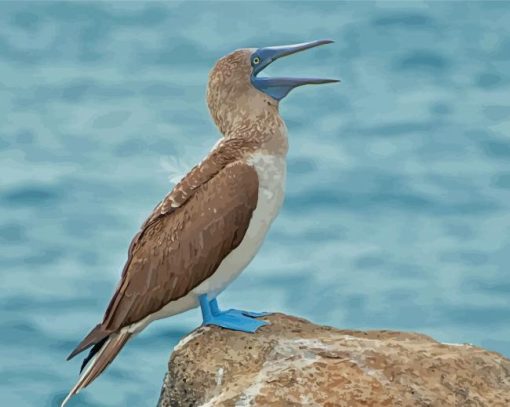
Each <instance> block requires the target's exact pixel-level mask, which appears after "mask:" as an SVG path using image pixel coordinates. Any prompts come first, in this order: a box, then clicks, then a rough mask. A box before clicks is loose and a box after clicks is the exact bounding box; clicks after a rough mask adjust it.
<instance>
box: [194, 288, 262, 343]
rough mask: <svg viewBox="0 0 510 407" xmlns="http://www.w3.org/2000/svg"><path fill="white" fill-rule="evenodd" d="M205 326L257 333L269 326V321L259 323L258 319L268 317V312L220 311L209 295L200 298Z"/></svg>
mask: <svg viewBox="0 0 510 407" xmlns="http://www.w3.org/2000/svg"><path fill="white" fill-rule="evenodd" d="M198 299H199V301H200V308H201V310H202V318H203V324H204V325H217V326H221V327H222V328H226V329H232V330H234V331H242V332H251V333H253V332H256V331H257V329H259V328H260V327H261V326H264V325H268V324H269V322H267V321H259V320H257V319H254V318H257V317H262V316H264V315H268V313H267V312H249V311H242V310H237V309H229V310H228V311H220V309H219V307H218V302H217V301H216V299H213V300H211V301H209V300H208V298H207V294H203V295H201V296H200V297H198Z"/></svg>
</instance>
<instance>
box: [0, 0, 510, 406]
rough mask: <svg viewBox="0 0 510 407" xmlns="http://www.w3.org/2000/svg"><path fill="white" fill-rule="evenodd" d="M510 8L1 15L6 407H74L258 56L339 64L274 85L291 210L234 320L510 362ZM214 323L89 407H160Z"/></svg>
mask: <svg viewBox="0 0 510 407" xmlns="http://www.w3.org/2000/svg"><path fill="white" fill-rule="evenodd" d="M509 22H510V3H508V2H494V3H489V2H484V3H475V2H463V3H462V4H460V3H453V2H451V3H439V2H431V3H425V2H413V3H395V2H391V3H390V2H386V3H383V2H378V3H365V2H364V3H360V2H356V3H355V2H352V3H333V2H327V3H319V2H313V3H305V2H299V3H283V2H280V3H274V2H257V3H255V2H253V3H243V4H236V3H197V2H193V3H189V2H188V3H184V2H171V3H165V4H162V3H155V2H151V3H145V4H143V3H133V2H131V3H74V2H73V3H41V2H38V3H26V2H17V3H6V2H2V3H0V174H1V175H0V250H1V252H0V276H1V283H0V404H1V405H2V406H16V407H24V406H48V407H49V406H55V405H56V404H57V401H59V400H61V398H62V397H63V396H64V395H65V393H66V392H67V391H68V389H69V388H70V387H71V386H72V385H73V384H74V381H75V379H76V377H77V371H78V368H79V365H80V360H73V361H72V362H65V361H64V358H65V356H66V355H67V354H68V353H69V351H70V350H71V349H72V348H73V347H74V345H75V344H76V343H77V342H78V341H79V340H81V339H82V337H83V336H84V334H86V333H87V331H88V330H89V329H90V328H91V327H92V326H93V325H94V324H96V323H97V322H98V321H99V320H100V318H101V316H102V313H103V311H104V308H105V305H106V304H107V302H108V300H109V298H110V295H111V293H112V291H113V289H114V287H115V285H116V283H117V281H118V277H119V274H120V270H121V268H122V266H123V263H124V261H125V259H126V251H127V247H128V244H129V242H130V240H131V237H132V236H133V235H134V233H135V232H136V231H137V229H138V227H139V226H140V224H141V223H142V221H143V220H144V218H145V217H146V216H147V215H148V213H149V212H150V211H151V209H152V208H153V207H154V205H155V204H156V203H157V202H158V201H159V199H160V198H161V197H162V196H163V195H164V194H165V193H166V192H167V191H168V190H169V189H170V188H171V180H175V179H176V178H178V176H179V174H181V173H182V172H183V171H185V170H187V169H189V168H190V167H191V166H192V165H193V164H194V163H195V162H196V161H198V160H200V159H201V158H202V156H204V155H205V154H206V153H207V151H208V150H209V149H210V147H211V146H212V145H213V144H214V143H215V141H216V140H217V138H218V134H217V131H216V129H215V127H214V126H213V124H212V123H211V121H210V119H209V115H208V112H207V109H206V106H205V103H204V90H205V86H206V81H207V73H208V71H209V69H210V67H211V66H212V65H213V64H214V62H215V60H216V59H217V58H219V57H221V56H222V55H224V54H226V53H227V52H229V51H231V50H233V49H235V48H239V47H258V46H266V45H279V44H285V43H294V42H301V41H308V40H313V39H321V38H333V39H335V40H336V44H334V45H330V46H326V47H324V48H321V49H316V50H313V51H310V52H309V53H307V54H303V55H297V56H294V57H292V58H289V59H286V60H282V61H279V62H278V63H276V64H275V65H274V66H272V67H271V68H270V70H268V74H273V75H274V74H287V75H305V74H307V75H318V76H326V77H328V76H329V77H337V78H340V79H341V80H342V83H341V84H340V85H333V86H322V87H308V88H300V89H299V90H296V91H294V92H293V93H292V94H291V95H290V96H289V97H288V98H287V99H285V100H284V101H283V102H282V105H281V113H282V116H283V117H284V118H285V120H286V122H287V125H288V128H289V136H290V153H289V168H288V188H287V197H286V201H285V205H284V208H283V210H282V212H281V214H280V216H279V218H278V219H277V220H276V222H275V223H274V225H273V228H272V230H271V232H270V234H269V236H268V239H267V241H266V243H265V244H264V246H263V248H262V250H261V251H260V253H259V254H258V256H257V257H256V259H255V260H254V261H253V263H252V264H251V265H250V267H249V269H248V270H246V272H245V273H244V274H243V275H242V276H241V277H240V278H239V279H238V280H237V281H236V282H235V283H234V284H233V285H232V286H231V287H230V288H229V289H228V290H227V291H226V292H225V293H224V294H223V295H222V296H221V299H220V300H221V302H222V303H223V304H225V305H228V306H237V307H244V308H247V309H255V310H260V309H265V310H275V311H282V312H287V313H291V314H295V315H301V316H303V317H305V318H309V319H311V320H313V321H316V322H318V323H324V324H330V325H333V326H336V327H340V328H355V329H378V328H384V329H397V330H410V331H418V332H423V333H426V334H429V335H432V336H433V337H435V338H437V339H438V340H440V341H445V342H455V343H459V342H460V343H464V342H468V343H473V344H476V345H480V346H483V347H486V348H489V349H491V350H495V351H498V352H502V353H503V354H505V355H507V356H510V282H509V281H510V280H509V276H510V270H509V264H510V24H509ZM199 321H200V319H199V312H198V311H197V310H194V311H191V312H188V313H186V314H183V315H180V316H177V317H175V318H172V319H169V320H165V321H160V322H158V323H155V324H153V325H152V326H151V327H150V328H149V329H147V330H146V331H144V332H143V333H142V334H141V335H139V336H138V337H137V338H136V339H135V340H134V341H132V342H131V343H129V344H128V346H127V347H126V348H125V349H124V351H123V352H122V354H121V355H120V357H119V358H118V359H117V360H116V361H115V363H114V364H113V365H112V366H111V367H110V368H109V369H108V371H107V372H106V373H105V374H104V375H103V376H102V377H101V378H100V379H99V380H97V381H96V382H95V383H94V384H93V385H92V386H91V387H90V388H89V389H87V390H86V391H84V392H83V393H82V394H81V395H80V396H79V397H77V398H76V399H75V400H74V402H73V403H71V405H72V406H96V405H101V406H126V405H129V406H137V407H138V406H154V405H155V403H156V400H157V398H158V395H159V390H160V386H161V381H162V378H163V374H164V372H165V369H166V364H167V359H168V355H169V354H170V352H171V350H172V346H173V345H174V344H175V343H176V342H177V341H178V339H179V338H180V337H182V336H183V335H185V334H186V333H187V332H189V331H190V330H192V329H193V328H194V327H195V326H197V324H199Z"/></svg>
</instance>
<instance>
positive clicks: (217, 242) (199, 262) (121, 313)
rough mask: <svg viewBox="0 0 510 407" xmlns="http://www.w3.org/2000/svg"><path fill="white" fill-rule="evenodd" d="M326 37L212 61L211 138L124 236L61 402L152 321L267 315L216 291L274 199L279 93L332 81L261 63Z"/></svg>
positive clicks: (260, 236) (258, 234) (247, 327)
mask: <svg viewBox="0 0 510 407" xmlns="http://www.w3.org/2000/svg"><path fill="white" fill-rule="evenodd" d="M332 42H333V41H332V40H317V41H311V42H305V43H299V44H293V45H284V46H270V47H264V48H242V49H238V50H235V51H233V52H231V53H229V54H228V55H226V56H224V57H222V58H221V59H219V60H218V61H217V63H216V64H215V65H214V67H213V68H212V70H211V71H210V72H209V78H208V85H207V94H206V99H207V105H208V108H209V112H210V114H211V116H212V119H213V121H214V123H215V124H216V126H217V128H218V129H219V132H220V133H221V137H220V138H219V140H218V142H217V143H216V144H215V145H214V147H213V148H212V150H211V151H210V152H209V154H208V155H207V156H206V157H205V158H204V159H203V160H202V161H201V162H200V163H199V164H197V165H196V166H195V167H193V168H192V169H191V170H190V172H189V173H187V175H185V176H184V177H183V178H182V179H181V181H180V182H178V183H177V184H176V185H175V186H174V187H173V189H171V190H170V192H169V193H168V194H167V195H166V196H165V197H164V199H163V200H162V201H161V202H160V203H159V204H158V205H157V206H156V207H155V209H154V210H153V212H152V213H151V214H150V215H149V217H148V218H147V220H146V221H145V222H144V223H143V225H142V226H141V228H140V230H139V231H138V233H137V234H136V235H135V236H134V238H133V240H132V241H131V244H130V246H129V249H128V256H127V261H126V263H125V266H124V269H123V271H122V274H121V279H120V282H119V283H118V286H117V288H116V290H115V292H114V294H113V297H112V298H111V300H110V302H109V304H108V306H107V308H106V311H105V313H104V317H103V319H102V321H101V323H99V324H97V325H96V326H95V327H94V328H93V329H92V330H91V331H90V332H89V334H88V335H87V336H85V338H84V339H83V340H82V341H81V342H80V343H79V344H78V346H76V348H75V349H74V350H73V351H72V352H71V354H70V355H69V356H68V357H67V360H69V359H71V358H73V357H75V356H76V355H77V354H79V353H81V352H83V351H85V350H87V349H89V348H90V350H89V353H88V356H87V357H86V358H85V359H84V361H83V363H82V366H81V369H80V376H79V378H78V380H77V382H76V384H75V385H74V387H72V389H71V390H70V392H69V394H68V395H67V396H66V397H65V399H64V400H63V401H62V404H61V407H64V406H65V405H66V403H67V402H68V401H69V400H70V398H71V397H72V396H74V395H75V394H77V393H78V392H79V391H80V390H82V389H83V388H85V387H87V386H88V385H89V384H90V383H91V382H92V381H93V380H95V379H96V378H97V377H98V376H99V375H100V374H101V373H102V372H103V371H104V370H105V369H106V368H107V367H108V365H109V364H110V363H111V362H112V361H113V359H114V358H115V357H116V356H117V355H118V353H119V352H120V351H121V349H122V347H123V346H124V345H125V344H126V343H127V341H128V340H130V339H131V338H132V337H134V336H135V335H136V334H137V333H139V332H140V331H141V330H143V329H144V328H145V327H146V326H147V325H148V324H150V323H151V322H152V321H154V320H157V319H161V318H166V317H170V316H172V315H176V314H179V313H181V312H184V311H187V310H190V309H192V308H196V307H200V309H201V313H202V319H203V325H216V326H219V327H222V328H225V329H231V330H237V331H242V332H248V333H254V332H256V331H257V329H258V328H260V327H262V326H264V325H266V324H268V323H269V322H268V321H265V320H261V319H258V318H259V317H262V316H264V315H267V313H263V312H249V311H244V310H237V309H229V310H226V311H222V310H220V308H219V305H218V302H217V298H216V297H217V296H218V294H220V293H221V292H222V291H223V290H224V289H225V288H226V287H227V286H228V284H229V283H231V282H232V281H233V280H234V279H235V278H236V277H237V276H238V275H239V274H240V273H241V272H242V271H243V270H244V269H245V268H246V266H247V265H248V264H249V263H250V261H251V260H252V259H253V257H254V256H255V254H256V253H257V251H258V249H259V248H260V246H261V244H262V242H263V240H264V238H265V236H266V233H267V232H268V230H269V227H270V225H271V223H272V222H273V220H274V219H275V217H276V215H277V214H278V211H279V209H280V207H281V205H282V203H283V199H284V191H285V179H286V155H287V151H288V140H287V128H286V125H285V122H284V121H283V119H282V117H281V116H280V114H279V103H280V101H281V100H282V99H283V98H284V97H285V96H287V95H288V93H289V92H290V91H291V90H293V89H295V88H297V87H299V86H302V85H308V84H325V83H333V82H338V80H336V79H320V78H290V77H276V78H273V77H264V76H262V75H261V72H262V71H263V70H264V69H265V68H266V67H267V66H269V65H270V64H271V63H272V62H274V61H276V60H278V59H280V58H282V57H285V56H289V55H292V54H295V53H298V52H301V51H305V50H308V49H311V48H314V47H317V46H321V45H325V44H330V43H332Z"/></svg>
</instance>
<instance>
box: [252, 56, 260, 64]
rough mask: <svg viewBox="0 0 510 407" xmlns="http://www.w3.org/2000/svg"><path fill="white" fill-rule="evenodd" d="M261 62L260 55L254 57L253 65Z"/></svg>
mask: <svg viewBox="0 0 510 407" xmlns="http://www.w3.org/2000/svg"><path fill="white" fill-rule="evenodd" d="M259 63H260V58H259V57H255V58H253V65H258V64H259Z"/></svg>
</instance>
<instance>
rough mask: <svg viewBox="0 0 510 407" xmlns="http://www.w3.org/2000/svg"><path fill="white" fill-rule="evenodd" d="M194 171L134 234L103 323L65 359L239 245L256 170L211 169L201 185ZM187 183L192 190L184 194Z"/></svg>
mask: <svg viewBox="0 0 510 407" xmlns="http://www.w3.org/2000/svg"><path fill="white" fill-rule="evenodd" d="M204 164H207V163H203V165H204ZM197 168H199V167H197ZM193 171H195V172H196V171H198V169H195V170H193ZM193 171H192V172H190V174H188V176H187V177H185V178H184V179H183V181H182V182H181V183H180V184H178V185H177V186H176V188H174V190H173V191H172V193H171V194H170V195H168V196H167V198H166V199H165V200H164V201H163V202H162V203H161V204H160V205H158V207H156V209H155V211H154V212H153V214H152V215H151V216H150V217H149V218H148V220H147V221H146V222H145V224H144V226H143V227H142V230H141V231H140V232H139V233H138V235H137V236H135V238H134V239H133V242H132V244H131V247H130V250H129V256H128V261H127V263H126V266H125V268H124V271H123V273H122V278H121V281H120V284H119V286H118V288H117V290H116V292H115V294H114V296H113V298H112V300H111V301H110V304H109V306H108V309H107V310H106V313H105V316H104V319H103V322H102V323H101V324H99V325H97V326H96V327H95V328H94V329H93V330H92V331H91V332H90V334H89V335H87V337H86V338H85V339H84V340H83V341H82V342H81V343H80V344H79V345H78V346H77V348H76V349H75V350H74V351H73V352H72V353H71V355H70V356H69V357H73V356H74V355H76V354H77V353H79V352H81V351H83V350H85V349H86V348H88V347H89V346H91V345H93V344H94V343H97V342H99V341H101V340H102V339H104V338H105V337H106V336H108V335H109V334H111V333H113V332H116V331H118V330H119V329H120V328H122V327H125V326H128V325H131V324H133V323H135V322H138V321H141V320H142V319H144V318H145V317H147V316H148V315H150V314H152V313H154V312H156V311H158V310H160V309H161V308H162V307H164V306H165V305H166V304H168V303H169V302H170V301H174V300H177V299H179V298H181V297H183V296H184V295H185V294H186V293H187V292H189V291H190V290H191V289H192V288H194V287H196V286H198V285H199V284H200V283H201V282H202V281H204V280H205V279H207V278H208V277H209V276H211V275H212V273H213V272H214V271H215V270H216V269H217V268H218V266H219V265H220V263H221V262H222V260H223V259H224V258H225V257H226V256H227V255H228V254H229V253H230V252H231V251H232V250H233V249H235V248H236V247H237V246H238V245H239V244H240V243H241V241H242V239H243V237H244V234H245V232H246V230H247V228H248V225H249V222H250V220H251V216H252V213H253V211H254V210H255V207H256V205H257V198H258V177H257V173H256V171H255V169H254V168H253V167H251V166H249V165H247V164H244V163H242V162H240V161H235V162H232V163H230V164H228V165H226V166H225V167H223V168H222V169H219V170H218V171H216V170H215V169H214V168H212V169H210V172H211V173H212V174H211V175H210V179H209V180H207V181H206V182H202V183H201V184H199V183H198V181H197V182H195V181H196V179H195V181H193V180H192V178H193V177H192V174H193ZM202 172H204V174H205V170H202ZM204 177H206V175H204ZM187 179H188V180H187ZM186 183H188V184H189V185H188V187H185V186H184V185H185V184H186ZM179 187H180V188H181V189H182V190H183V191H184V192H180V196H183V197H185V198H186V199H184V198H182V201H183V202H182V203H181V202H178V203H176V201H175V195H173V194H174V193H175V191H176V190H179ZM191 187H193V192H192V193H190V192H187V191H190V189H191ZM172 202H173V203H172ZM165 207H166V210H162V208H165Z"/></svg>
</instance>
